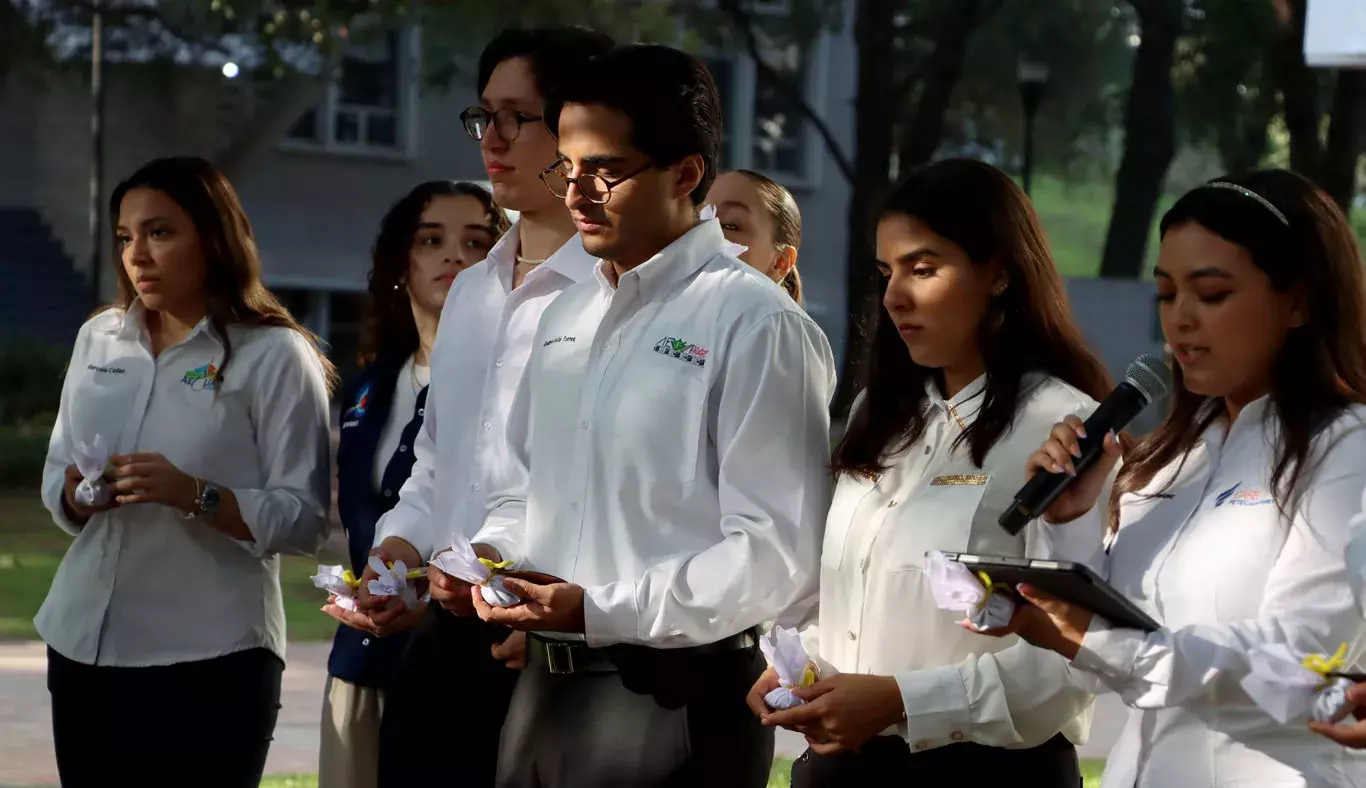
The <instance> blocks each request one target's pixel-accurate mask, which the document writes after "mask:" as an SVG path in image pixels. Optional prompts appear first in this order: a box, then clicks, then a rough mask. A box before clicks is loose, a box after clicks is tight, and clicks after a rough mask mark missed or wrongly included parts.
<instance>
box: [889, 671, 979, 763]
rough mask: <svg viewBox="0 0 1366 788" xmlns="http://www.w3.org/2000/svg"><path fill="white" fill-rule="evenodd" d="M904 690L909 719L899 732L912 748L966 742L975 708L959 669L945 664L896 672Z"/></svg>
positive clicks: (899, 684) (902, 698)
mask: <svg viewBox="0 0 1366 788" xmlns="http://www.w3.org/2000/svg"><path fill="white" fill-rule="evenodd" d="M893 678H895V679H896V683H897V686H898V687H899V688H900V689H901V702H902V705H903V706H904V707H905V710H906V719H905V720H903V721H902V722H901V724H899V725H897V727H896V732H897V735H899V736H901V737H902V738H903V739H905V740H906V743H907V744H909V745H910V746H911V749H912V750H913V751H920V750H928V749H932V748H934V747H942V746H943V745H945V744H953V743H955V742H960V741H964V740H966V739H967V738H968V733H967V732H968V730H969V729H970V728H971V727H972V707H971V706H970V704H969V702H968V691H967V688H966V687H965V686H963V678H962V676H960V675H959V673H958V668H957V667H955V666H953V665H945V666H941V667H937V668H926V669H924V670H913V671H908V672H905V673H896V674H893Z"/></svg>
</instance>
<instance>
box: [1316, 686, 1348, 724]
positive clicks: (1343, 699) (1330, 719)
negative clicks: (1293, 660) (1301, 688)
mask: <svg viewBox="0 0 1366 788" xmlns="http://www.w3.org/2000/svg"><path fill="white" fill-rule="evenodd" d="M1353 684H1355V682H1353V681H1352V680H1351V679H1344V678H1336V679H1333V680H1332V681H1331V682H1329V684H1328V686H1326V687H1324V688H1323V689H1321V690H1319V692H1318V694H1317V695H1315V696H1314V707H1313V708H1312V709H1311V710H1310V711H1309V719H1311V720H1313V721H1314V722H1327V723H1332V724H1333V725H1336V724H1338V723H1339V722H1342V721H1343V720H1344V719H1345V718H1346V717H1347V715H1349V714H1351V713H1352V708H1353V706H1354V704H1353V703H1352V702H1351V701H1350V700H1348V699H1347V690H1349V689H1351V688H1352V685H1353Z"/></svg>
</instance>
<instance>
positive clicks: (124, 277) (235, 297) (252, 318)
mask: <svg viewBox="0 0 1366 788" xmlns="http://www.w3.org/2000/svg"><path fill="white" fill-rule="evenodd" d="M133 189H155V190H156V191H159V192H161V193H162V194H165V195H166V196H167V197H170V198H171V200H172V201H174V202H175V204H176V205H179V206H180V208H181V210H183V211H185V213H187V214H189V216H190V220H191V221H192V222H193V223H194V227H195V231H196V232H197V233H198V234H199V242H200V244H201V245H202V247H203V252H204V266H205V277H204V287H205V289H206V290H207V293H206V296H207V302H208V304H207V305H208V318H209V323H210V325H212V326H213V328H214V331H215V332H217V334H218V336H219V338H220V339H221V340H222V342H223V363H222V364H220V365H219V368H218V377H219V379H222V377H223V375H224V373H225V372H226V371H227V369H228V364H229V363H230V362H231V361H232V356H233V348H232V337H230V336H229V335H228V332H227V330H226V329H227V326H229V325H232V324H239V325H246V326H278V327H281V328H288V329H290V330H292V331H297V332H298V333H299V334H301V335H302V336H303V337H304V338H306V339H307V340H308V341H309V346H310V347H312V348H313V350H314V352H315V353H317V356H318V362H319V363H320V364H321V365H322V369H323V374H324V375H325V376H326V380H327V388H328V391H331V390H332V389H333V387H335V386H336V383H337V371H336V368H335V367H333V365H332V362H331V361H329V360H328V359H327V356H326V355H325V354H324V353H323V351H322V350H321V348H320V340H319V339H318V337H317V335H316V334H314V333H313V332H312V331H309V330H308V329H307V328H304V327H303V325H301V324H300V323H299V321H297V320H295V319H294V316H293V315H291V314H290V313H289V310H288V309H286V308H285V307H284V305H283V304H281V303H280V302H279V300H277V299H276V298H275V296H274V295H273V294H272V293H271V292H270V291H269V290H267V289H266V286H265V285H264V284H262V283H261V256H260V254H259V252H258V251H257V249H256V239H255V238H254V237H253V235H252V232H251V222H249V221H247V215H246V212H245V211H243V210H242V202H241V200H239V199H238V197H237V192H236V191H235V190H234V189H233V188H232V184H231V183H229V182H228V179H227V178H226V177H225V176H224V175H223V173H221V172H219V171H218V169H217V168H215V167H214V166H213V165H212V164H210V163H209V162H207V161H205V160H204V159H201V158H197V157H194V156H176V157H172V158H165V159H154V160H152V161H150V162H148V163H146V164H144V165H143V166H142V168H141V169H139V170H138V171H137V172H135V173H133V174H132V175H131V176H129V178H128V179H127V180H125V181H123V182H122V183H120V184H119V185H118V186H115V187H114V192H113V194H111V195H110V196H109V215H110V218H111V221H110V226H111V227H117V226H118V223H119V208H120V206H122V204H123V198H124V197H125V196H127V195H128V192H130V191H132V190H133ZM122 258H123V255H122V252H121V250H120V249H119V241H118V237H117V233H115V237H114V261H115V271H116V272H117V274H116V277H117V281H118V289H119V298H118V302H117V303H116V304H115V306H116V307H118V308H121V309H127V308H128V307H129V306H130V305H131V304H132V303H133V301H134V300H135V299H136V298H137V297H138V295H137V291H136V290H135V289H134V288H133V283H132V282H131V281H129V279H128V272H127V271H126V270H124V267H123V264H122Z"/></svg>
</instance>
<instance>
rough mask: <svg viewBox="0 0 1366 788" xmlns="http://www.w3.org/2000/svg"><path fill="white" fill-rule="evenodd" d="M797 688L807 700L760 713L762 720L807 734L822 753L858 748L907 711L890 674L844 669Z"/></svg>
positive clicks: (809, 743)
mask: <svg viewBox="0 0 1366 788" xmlns="http://www.w3.org/2000/svg"><path fill="white" fill-rule="evenodd" d="M793 694H794V695H796V696H797V697H799V698H801V699H802V700H804V701H806V703H804V704H802V705H801V706H794V707H792V708H790V709H786V710H784V711H770V712H768V713H766V714H764V715H761V717H762V719H763V723H764V724H765V725H777V726H779V727H783V728H788V729H791V730H795V731H798V732H799V733H803V734H805V735H806V741H807V744H808V745H809V746H810V747H811V751H812V752H815V753H816V754H818V755H833V754H834V753H837V752H844V751H846V750H848V751H857V750H858V749H859V748H860V747H862V746H863V745H864V743H865V742H867V741H868V740H869V739H871V738H873V737H874V736H876V735H878V734H879V733H880V732H882V731H884V730H886V729H887V728H889V727H891V726H892V725H896V724H897V723H898V722H900V721H901V716H902V714H903V712H904V706H903V705H902V700H901V688H900V687H899V686H898V685H897V683H896V679H895V678H892V677H891V676H868V675H864V674H860V673H840V674H836V675H834V676H831V677H830V678H827V679H822V680H820V681H818V682H816V683H815V684H812V685H811V686H810V687H803V688H801V689H798V690H795V691H794V692H793ZM761 702H762V699H761Z"/></svg>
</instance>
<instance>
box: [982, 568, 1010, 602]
mask: <svg viewBox="0 0 1366 788" xmlns="http://www.w3.org/2000/svg"><path fill="white" fill-rule="evenodd" d="M977 579H978V580H981V581H982V587H983V588H985V589H986V590H987V595H986V596H984V597H982V601H981V602H979V603H977V609H978V610H981V609H982V608H984V607H986V606H987V603H988V602H990V601H991V595H992V594H994V593H996V590H997V589H998V588H999V589H1001V590H1002V591H1009V590H1010V586H1007V585H1006V584H1005V583H993V582H992V581H991V575H989V574H987V573H986V572H984V571H983V570H981V569H978V570H977Z"/></svg>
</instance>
